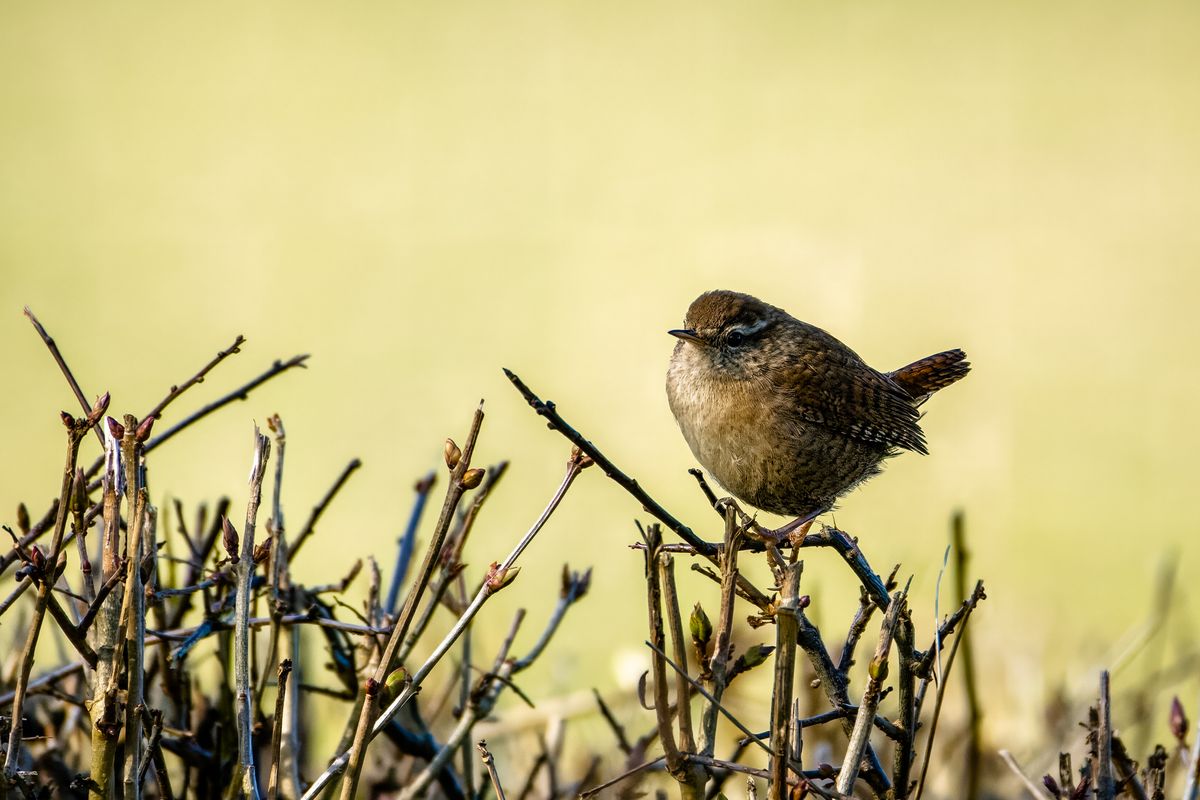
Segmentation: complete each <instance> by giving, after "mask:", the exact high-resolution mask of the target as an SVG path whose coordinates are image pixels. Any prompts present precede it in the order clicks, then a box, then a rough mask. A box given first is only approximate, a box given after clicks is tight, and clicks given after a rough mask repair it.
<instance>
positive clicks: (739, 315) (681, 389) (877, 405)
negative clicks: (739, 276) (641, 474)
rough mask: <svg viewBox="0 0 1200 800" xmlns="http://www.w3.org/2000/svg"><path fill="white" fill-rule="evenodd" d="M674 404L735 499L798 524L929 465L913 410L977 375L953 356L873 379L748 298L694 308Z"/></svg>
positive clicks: (849, 353)
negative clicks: (913, 456) (894, 475)
mask: <svg viewBox="0 0 1200 800" xmlns="http://www.w3.org/2000/svg"><path fill="white" fill-rule="evenodd" d="M668 333H670V334H671V335H672V336H675V337H676V338H678V339H679V342H677V343H676V345H675V350H674V352H673V353H672V355H671V363H670V367H669V369H668V370H667V398H668V399H669V401H670V404H671V411H672V413H674V415H675V419H676V420H677V421H678V423H679V428H680V430H682V431H683V437H684V439H686V440H687V443H688V445H689V446H690V447H691V449H692V453H693V454H694V455H695V456H696V458H697V459H698V460H699V461H700V463H701V464H702V465H703V466H704V467H705V469H707V470H708V472H709V473H710V474H711V475H712V476H713V477H714V478H715V479H716V480H717V482H718V483H720V484H721V486H723V487H724V488H725V489H727V490H728V491H729V492H730V493H731V494H733V495H734V496H735V497H737V498H738V499H740V500H743V501H745V502H746V503H749V504H750V505H752V506H755V507H756V508H759V509H762V510H763V511H768V512H770V513H772V514H780V515H785V516H790V517H795V520H794V521H793V522H791V523H789V524H787V525H785V526H784V527H783V528H780V529H779V530H778V531H776V532H775V533H776V534H777V535H779V536H782V535H784V534H786V533H788V532H790V531H792V530H795V529H796V528H798V527H800V526H802V525H804V524H805V523H807V522H809V521H811V520H812V519H814V518H815V517H817V516H818V515H820V514H822V513H824V512H826V511H828V510H830V509H831V508H833V505H834V503H835V502H836V501H837V499H838V498H839V497H841V496H842V495H844V494H846V493H847V492H849V491H850V490H851V489H853V488H854V487H855V486H857V485H858V484H860V483H862V482H863V481H865V480H867V479H868V478H870V477H872V476H874V475H877V474H879V471H880V469H881V468H882V466H883V462H884V460H885V459H887V458H890V457H892V456H894V455H897V454H898V453H899V452H900V451H902V450H912V451H915V452H917V453H922V454H927V453H928V449H927V448H926V445H925V434H924V432H923V431H922V430H921V426H920V424H919V420H920V416H921V415H920V412H919V411H918V410H917V409H918V408H919V407H920V405H921V404H922V403H924V402H925V400H927V399H928V398H929V396H930V395H932V394H933V393H934V392H936V391H938V390H939V389H943V388H945V387H946V386H949V385H950V384H952V383H954V382H955V381H957V380H959V379H961V378H962V377H963V376H965V375H966V374H967V372H969V371H970V369H971V365H970V364H969V363H968V362H967V360H966V354H965V353H963V351H962V350H947V351H946V352H944V353H938V354H937V355H932V356H929V357H927V358H922V359H921V360H919V361H915V362H913V363H912V364H909V365H908V366H905V367H901V368H900V369H897V370H895V371H893V372H878V371H876V370H874V369H872V368H871V367H869V366H868V365H867V364H866V363H865V362H864V361H863V360H862V359H861V358H859V356H858V354H857V353H855V352H854V351H853V350H851V349H850V348H849V347H847V346H846V345H845V344H843V343H842V342H840V341H839V340H838V339H836V338H834V337H833V336H832V335H830V334H828V333H826V332H825V331H823V330H821V329H820V328H818V327H816V326H814V325H810V324H808V323H807V322H801V321H800V320H798V319H796V318H795V317H793V316H792V315H790V314H788V313H787V312H786V311H784V310H783V309H780V308H776V307H775V306H772V305H769V304H767V303H764V302H763V301H761V300H759V299H757V298H755V297H751V296H750V295H747V294H739V293H737V292H730V291H712V292H707V293H705V294H702V295H700V297H698V298H696V300H695V302H693V303H692V305H691V307H690V308H688V311H687V317H686V318H685V320H684V327H683V328H681V329H678V330H672V331H668Z"/></svg>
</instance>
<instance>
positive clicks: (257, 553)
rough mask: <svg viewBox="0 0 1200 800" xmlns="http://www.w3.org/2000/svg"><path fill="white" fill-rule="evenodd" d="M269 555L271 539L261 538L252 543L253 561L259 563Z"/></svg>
mask: <svg viewBox="0 0 1200 800" xmlns="http://www.w3.org/2000/svg"><path fill="white" fill-rule="evenodd" d="M270 557H271V540H270V539H263V540H262V541H261V542H259V543H258V544H256V545H254V563H255V564H261V563H263V562H264V561H266V560H267V559H268V558H270Z"/></svg>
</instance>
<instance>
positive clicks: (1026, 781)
mask: <svg viewBox="0 0 1200 800" xmlns="http://www.w3.org/2000/svg"><path fill="white" fill-rule="evenodd" d="M999 753H1000V759H1001V760H1002V761H1003V762H1004V763H1005V764H1007V765H1008V768H1009V769H1010V770H1012V771H1013V774H1014V775H1016V776H1017V778H1019V779H1020V781H1021V784H1022V785H1023V786H1024V787H1025V790H1026V791H1028V792H1029V794H1030V795H1032V796H1033V797H1034V800H1041V797H1042V788H1041V787H1039V786H1038V785H1037V784H1036V783H1034V782H1033V781H1032V780H1031V779H1030V778H1029V776H1028V775H1026V774H1025V772H1024V770H1022V769H1021V765H1020V764H1018V763H1017V760H1016V759H1015V758H1013V754H1012V753H1010V752H1008V751H1007V750H1000V751H999Z"/></svg>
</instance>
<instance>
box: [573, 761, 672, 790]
mask: <svg viewBox="0 0 1200 800" xmlns="http://www.w3.org/2000/svg"><path fill="white" fill-rule="evenodd" d="M666 759H667V757H666V756H659V757H658V758H656V759H654V760H653V761H647V762H645V763H643V764H638V765H637V766H636V767H633V768H632V769H627V770H625V771H624V772H622V773H621V774H620V775H618V776H617V777H615V778H612V779H610V780H607V781H605V782H604V783H602V784H600V785H599V786H593V787H592V788H591V789H588V790H587V791H586V792H581V793H580V795H579V800H587V798H589V797H595V796H596V795H598V794H600V792H603V791H604V790H605V789H608V788H611V787H613V786H615V785H617V784H618V783H620V782H621V781H623V780H625V779H626V778H632V777H633V776H634V775H637V774H638V773H639V772H644V771H646V770H648V769H653V768H654V767H656V766H658V765H659V764H661V763H662V762H663V761H665V760H666Z"/></svg>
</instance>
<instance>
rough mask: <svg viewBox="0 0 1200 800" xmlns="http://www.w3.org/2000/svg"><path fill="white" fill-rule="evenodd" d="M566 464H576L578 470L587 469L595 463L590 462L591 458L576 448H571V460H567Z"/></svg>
mask: <svg viewBox="0 0 1200 800" xmlns="http://www.w3.org/2000/svg"><path fill="white" fill-rule="evenodd" d="M567 463H569V464H578V465H579V468H580V469H587V468H588V467H590V466H591V465H592V464H595V463H596V462H595V461H593V460H592V457H591V456H589V455H588V454H586V453H584V452H583V451H582V450H580V449H579V448H578V447H572V448H571V458H570V459H569V460H568V462H567Z"/></svg>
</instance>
